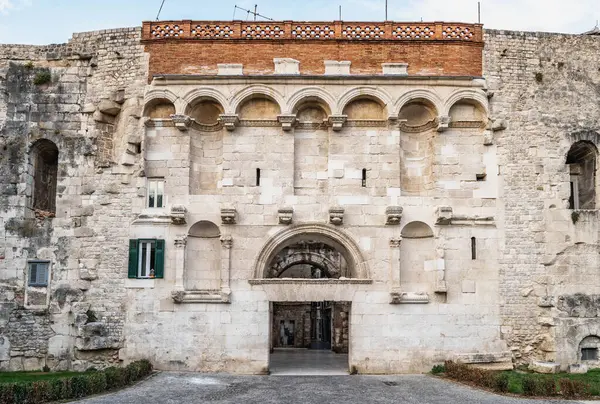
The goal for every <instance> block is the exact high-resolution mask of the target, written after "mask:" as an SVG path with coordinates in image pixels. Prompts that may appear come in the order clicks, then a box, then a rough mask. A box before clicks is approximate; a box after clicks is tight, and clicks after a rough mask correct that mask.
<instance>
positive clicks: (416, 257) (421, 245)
mask: <svg viewBox="0 0 600 404" xmlns="http://www.w3.org/2000/svg"><path fill="white" fill-rule="evenodd" d="M401 234H402V244H401V245H400V257H401V258H400V260H401V262H400V268H401V274H400V285H401V286H400V287H401V288H402V289H405V290H410V291H414V292H428V293H431V292H433V291H434V288H435V285H436V276H437V270H438V269H439V268H438V266H437V262H438V260H437V256H436V248H435V238H434V237H433V230H432V229H431V227H430V226H429V225H427V224H426V223H423V222H419V221H415V222H410V223H408V224H407V225H406V226H404V228H403V229H402V232H401Z"/></svg>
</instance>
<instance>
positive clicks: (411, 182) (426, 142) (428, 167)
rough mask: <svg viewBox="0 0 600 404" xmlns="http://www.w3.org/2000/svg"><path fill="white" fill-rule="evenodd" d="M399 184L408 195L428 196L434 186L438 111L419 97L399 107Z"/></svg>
mask: <svg viewBox="0 0 600 404" xmlns="http://www.w3.org/2000/svg"><path fill="white" fill-rule="evenodd" d="M398 117H399V119H400V122H401V123H400V131H401V132H402V135H401V137H400V187H401V189H402V191H403V192H406V193H407V194H408V195H427V194H428V193H429V192H430V191H432V190H433V188H434V184H435V181H434V169H433V159H434V156H435V150H434V141H435V137H436V127H437V112H436V109H435V106H434V105H433V104H432V103H431V102H430V101H428V100H425V99H417V100H412V101H410V102H409V103H407V104H404V105H403V106H402V108H401V109H400V112H399V115H398Z"/></svg>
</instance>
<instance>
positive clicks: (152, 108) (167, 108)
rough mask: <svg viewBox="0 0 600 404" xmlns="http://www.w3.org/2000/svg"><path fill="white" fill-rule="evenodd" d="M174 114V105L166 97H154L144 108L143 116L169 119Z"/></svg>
mask: <svg viewBox="0 0 600 404" xmlns="http://www.w3.org/2000/svg"><path fill="white" fill-rule="evenodd" d="M173 114H175V105H173V103H172V102H171V101H170V100H168V99H166V98H155V99H153V100H151V101H149V102H148V103H147V104H146V106H145V108H144V116H145V117H148V118H151V119H170V118H171V115H173Z"/></svg>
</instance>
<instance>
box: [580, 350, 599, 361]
mask: <svg viewBox="0 0 600 404" xmlns="http://www.w3.org/2000/svg"><path fill="white" fill-rule="evenodd" d="M581 360H582V361H596V360H598V348H581Z"/></svg>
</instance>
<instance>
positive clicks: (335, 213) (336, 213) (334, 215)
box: [329, 206, 344, 226]
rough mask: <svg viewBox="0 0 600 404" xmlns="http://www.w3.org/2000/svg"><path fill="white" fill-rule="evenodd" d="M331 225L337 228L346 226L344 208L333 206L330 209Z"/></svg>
mask: <svg viewBox="0 0 600 404" xmlns="http://www.w3.org/2000/svg"><path fill="white" fill-rule="evenodd" d="M329 223H331V224H334V225H336V226H341V225H342V224H344V208H343V207H341V206H332V207H331V208H329Z"/></svg>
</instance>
